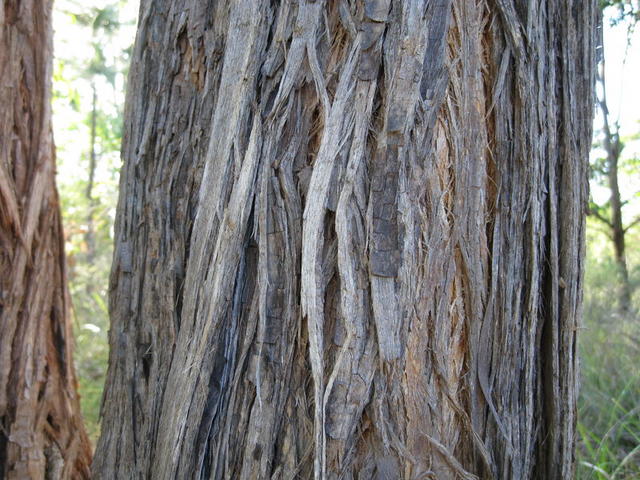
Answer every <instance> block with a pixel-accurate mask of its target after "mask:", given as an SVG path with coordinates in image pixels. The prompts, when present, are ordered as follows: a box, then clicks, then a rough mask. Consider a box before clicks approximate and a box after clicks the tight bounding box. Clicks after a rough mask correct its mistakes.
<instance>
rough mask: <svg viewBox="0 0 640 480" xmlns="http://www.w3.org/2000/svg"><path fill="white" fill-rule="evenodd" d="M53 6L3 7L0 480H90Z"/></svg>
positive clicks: (12, 4)
mask: <svg viewBox="0 0 640 480" xmlns="http://www.w3.org/2000/svg"><path fill="white" fill-rule="evenodd" d="M51 20H52V19H51V2H16V1H4V2H2V5H1V6H0V105H2V108H1V109H0V478H7V479H14V478H15V479H17V478H45V477H47V478H88V476H89V465H90V461H91V445H90V442H89V439H88V437H87V435H86V433H85V431H84V427H83V426H82V416H81V413H80V404H79V399H78V394H77V383H76V378H75V371H74V367H73V335H72V332H71V324H70V320H71V319H70V308H69V302H70V300H69V295H68V291H67V287H66V281H67V278H66V267H65V262H66V260H65V255H64V236H63V231H62V224H61V218H60V205H59V200H58V193H57V191H56V186H55V148H54V143H53V135H52V130H51V105H50V102H51V92H50V90H51V70H52V67H51V66H52V61H53V46H52V35H53V31H52V26H51Z"/></svg>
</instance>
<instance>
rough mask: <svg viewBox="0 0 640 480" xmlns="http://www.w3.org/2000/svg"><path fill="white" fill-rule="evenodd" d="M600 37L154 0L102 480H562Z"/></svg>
mask: <svg viewBox="0 0 640 480" xmlns="http://www.w3.org/2000/svg"><path fill="white" fill-rule="evenodd" d="M595 20H596V7H595V2H592V1H586V2H584V1H580V2H578V1H570V0H555V1H549V2H521V1H518V2H513V1H509V0H496V1H482V0H432V1H417V0H416V1H409V0H408V1H404V2H400V1H398V2H391V1H390V0H372V1H347V0H344V1H329V2H322V1H314V2H311V1H300V2H294V1H286V0H285V1H282V2H253V1H236V2H214V1H206V2H203V1H195V0H193V1H187V2H172V1H169V0H155V1H151V0H146V1H145V0H143V2H142V5H141V9H140V23H139V27H138V28H139V30H138V36H137V40H136V46H135V49H134V54H133V63H132V70H131V76H130V83H129V87H130V90H129V94H128V100H127V106H126V112H125V122H126V127H125V138H124V144H123V157H124V167H123V170H122V179H121V194H120V201H119V205H118V214H117V220H116V247H115V255H114V264H113V270H112V276H111V297H110V308H111V318H112V328H111V333H110V344H111V356H110V365H109V373H108V379H107V383H106V389H105V396H104V407H103V415H104V419H103V424H102V435H101V438H100V440H99V442H98V447H97V454H96V457H95V461H94V465H93V469H94V473H95V475H96V478H153V479H165V478H216V479H219V478H273V479H277V478H312V477H314V476H315V478H394V479H395V478H406V479H409V478H465V479H469V478H476V477H482V478H491V477H494V478H514V479H525V478H550V479H551V478H571V476H572V471H573V461H574V454H573V444H574V439H575V401H576V368H577V365H576V363H577V359H576V343H575V339H576V328H577V326H578V323H579V321H580V316H581V307H580V303H581V290H582V281H583V280H582V264H583V262H582V258H583V257H582V256H583V247H584V232H585V230H584V229H585V227H584V213H585V210H586V202H587V155H588V151H589V148H590V140H591V119H592V111H593V83H594V58H595V57H594V44H595V42H594V36H595V33H594V32H595V28H594V26H595Z"/></svg>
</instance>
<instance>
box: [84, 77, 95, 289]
mask: <svg viewBox="0 0 640 480" xmlns="http://www.w3.org/2000/svg"><path fill="white" fill-rule="evenodd" d="M91 92H92V100H91V130H90V133H89V179H88V181H87V190H86V192H85V196H86V198H87V206H88V212H87V233H86V234H85V237H84V238H85V241H86V243H87V263H88V264H89V265H92V264H93V262H94V259H95V256H96V232H95V226H94V222H93V217H94V215H95V212H96V207H97V201H96V199H95V198H93V186H94V181H95V176H96V163H97V154H96V140H97V138H96V137H97V135H96V122H97V117H98V108H97V101H98V92H97V91H96V84H95V82H94V81H92V82H91ZM87 289H88V290H89V292H88V293H91V290H92V285H91V283H88V284H87Z"/></svg>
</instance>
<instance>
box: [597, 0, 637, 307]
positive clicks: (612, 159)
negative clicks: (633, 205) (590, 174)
mask: <svg viewBox="0 0 640 480" xmlns="http://www.w3.org/2000/svg"><path fill="white" fill-rule="evenodd" d="M598 19H599V22H600V25H602V21H603V19H604V14H603V11H602V9H601V10H600V11H599V15H598ZM599 30H600V38H599V45H600V47H601V48H602V49H603V51H604V39H603V37H602V28H600V29H599ZM597 72H598V73H597V75H596V81H597V82H598V84H599V86H600V89H601V92H600V97H599V98H598V106H599V107H600V111H601V112H602V120H603V122H602V123H603V126H602V146H603V148H604V151H605V153H606V155H607V158H606V164H605V170H606V175H607V183H608V187H609V192H610V193H611V196H610V197H609V208H610V219H611V220H609V219H607V218H605V217H599V218H600V219H601V220H604V223H605V225H606V226H607V227H608V230H609V237H610V238H611V241H612V243H613V254H614V260H615V263H616V268H617V270H618V312H619V313H621V314H622V315H626V314H628V313H629V312H630V310H631V282H630V281H629V270H628V268H627V258H626V255H625V246H626V245H625V244H626V242H625V233H626V230H625V228H624V225H623V223H622V198H621V196H620V186H619V183H618V163H619V161H620V155H621V154H622V149H623V145H622V142H621V141H620V135H619V129H618V126H617V124H616V123H615V122H614V125H613V126H612V125H611V122H610V121H609V107H608V105H607V90H606V89H607V83H606V76H605V58H604V56H603V57H602V59H601V60H600V64H599V66H598V70H597Z"/></svg>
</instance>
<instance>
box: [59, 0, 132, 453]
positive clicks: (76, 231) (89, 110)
mask: <svg viewBox="0 0 640 480" xmlns="http://www.w3.org/2000/svg"><path fill="white" fill-rule="evenodd" d="M131 3H133V2H123V1H113V2H111V3H108V4H106V5H105V4H103V3H102V2H98V1H97V0H92V1H88V2H78V1H74V0H58V1H56V3H55V12H54V28H55V30H56V35H55V52H56V58H55V61H54V76H53V107H54V128H55V132H54V133H55V138H56V144H57V157H58V186H59V190H60V197H61V203H62V213H63V219H64V229H65V240H66V245H65V248H66V253H67V260H68V266H69V268H68V272H69V289H70V292H71V297H72V300H73V319H74V331H75V338H76V350H75V361H76V372H77V376H78V382H79V390H80V396H81V406H82V410H83V415H84V419H85V425H86V426H87V430H88V433H89V436H90V437H91V439H92V440H94V441H95V440H96V439H97V437H98V435H99V432H100V428H99V415H100V401H101V396H102V388H103V384H104V379H105V374H106V366H107V361H108V334H107V332H108V329H109V316H108V308H107V289H108V284H109V281H108V277H109V270H110V266H111V256H112V244H113V221H114V216H115V205H116V200H117V189H118V171H119V168H120V159H119V153H118V152H119V149H120V141H121V137H122V105H123V100H124V96H123V92H124V85H125V78H126V73H127V69H128V61H129V56H130V52H131V50H130V46H131V43H132V42H133V38H134V37H133V35H134V27H135V25H134V20H133V19H134V18H135V13H136V7H135V6H134V5H131ZM87 38H88V39H90V41H88V42H87V41H79V39H87ZM94 90H95V92H96V94H97V95H96V97H95V102H94V96H93V92H94ZM94 123H95V136H94V137H93V138H92V135H91V126H92V124H94ZM92 151H93V152H94V157H95V160H96V162H95V169H94V172H93V182H92V183H91V184H90V181H89V178H90V170H91V162H90V159H91V152H92Z"/></svg>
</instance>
